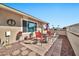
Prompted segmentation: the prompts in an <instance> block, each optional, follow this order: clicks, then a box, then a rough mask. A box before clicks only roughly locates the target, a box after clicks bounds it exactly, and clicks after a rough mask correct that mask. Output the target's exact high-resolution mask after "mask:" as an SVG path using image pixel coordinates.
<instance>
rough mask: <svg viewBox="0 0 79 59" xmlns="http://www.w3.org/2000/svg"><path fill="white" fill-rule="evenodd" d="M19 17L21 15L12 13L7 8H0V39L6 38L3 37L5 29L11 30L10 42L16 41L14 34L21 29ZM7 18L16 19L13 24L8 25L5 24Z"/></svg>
mask: <svg viewBox="0 0 79 59" xmlns="http://www.w3.org/2000/svg"><path fill="white" fill-rule="evenodd" d="M21 18H22V16H20V15H18V14H16V13H13V12H11V11H8V10H4V9H0V38H1V40H2V41H5V40H6V39H7V38H6V37H5V32H6V31H11V36H10V37H9V40H10V43H13V42H16V34H17V32H19V31H21V28H20V27H21ZM8 19H13V20H15V21H16V25H15V26H9V25H8V24H7V20H8Z"/></svg>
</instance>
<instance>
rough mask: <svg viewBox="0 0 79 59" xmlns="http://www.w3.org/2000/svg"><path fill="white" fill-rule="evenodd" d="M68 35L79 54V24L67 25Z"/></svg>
mask: <svg viewBox="0 0 79 59" xmlns="http://www.w3.org/2000/svg"><path fill="white" fill-rule="evenodd" d="M67 36H68V39H69V41H70V43H71V46H72V48H73V50H74V52H75V54H76V55H77V56H79V26H72V27H67Z"/></svg>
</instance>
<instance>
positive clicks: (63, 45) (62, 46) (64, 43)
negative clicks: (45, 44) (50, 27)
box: [45, 35, 75, 56]
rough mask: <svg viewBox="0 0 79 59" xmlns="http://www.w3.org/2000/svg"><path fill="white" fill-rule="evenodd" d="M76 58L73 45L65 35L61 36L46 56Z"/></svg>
mask: <svg viewBox="0 0 79 59" xmlns="http://www.w3.org/2000/svg"><path fill="white" fill-rule="evenodd" d="M59 53H60V56H75V53H74V51H73V49H72V47H71V44H70V42H69V40H68V38H67V36H65V35H59V38H58V39H57V40H56V42H55V43H54V44H53V45H52V46H51V48H50V49H49V51H48V52H47V53H46V54H45V56H59Z"/></svg>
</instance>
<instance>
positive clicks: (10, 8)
mask: <svg viewBox="0 0 79 59" xmlns="http://www.w3.org/2000/svg"><path fill="white" fill-rule="evenodd" d="M0 8H3V9H7V10H10V11H12V12H15V13H17V14H20V15H22V16H26V17H29V18H32V19H34V20H36V21H38V22H41V23H44V24H49V23H48V22H45V21H43V20H40V19H38V18H36V17H34V16H32V15H29V14H27V13H24V12H22V11H20V10H17V9H14V8H12V7H9V6H6V5H4V4H2V3H1V4H0Z"/></svg>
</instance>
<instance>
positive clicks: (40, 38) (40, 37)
mask: <svg viewBox="0 0 79 59" xmlns="http://www.w3.org/2000/svg"><path fill="white" fill-rule="evenodd" d="M35 35H36V39H37V40H39V41H40V42H41V43H42V42H44V37H43V35H42V34H41V32H40V31H38V32H35Z"/></svg>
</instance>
